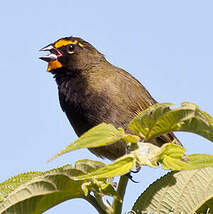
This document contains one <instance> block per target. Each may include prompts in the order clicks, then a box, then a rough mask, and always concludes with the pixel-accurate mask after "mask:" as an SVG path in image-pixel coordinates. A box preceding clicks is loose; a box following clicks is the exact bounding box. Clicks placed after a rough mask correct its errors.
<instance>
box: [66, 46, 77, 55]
mask: <svg viewBox="0 0 213 214" xmlns="http://www.w3.org/2000/svg"><path fill="white" fill-rule="evenodd" d="M74 50H75V46H74V45H68V46H67V52H68V53H69V54H72V53H74Z"/></svg>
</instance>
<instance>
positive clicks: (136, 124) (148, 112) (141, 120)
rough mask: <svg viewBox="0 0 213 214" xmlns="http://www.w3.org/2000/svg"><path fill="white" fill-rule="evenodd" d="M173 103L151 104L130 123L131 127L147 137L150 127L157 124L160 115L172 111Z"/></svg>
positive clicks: (135, 131)
mask: <svg viewBox="0 0 213 214" xmlns="http://www.w3.org/2000/svg"><path fill="white" fill-rule="evenodd" d="M172 105H173V104H172V103H161V104H158V103H157V104H155V105H152V106H150V107H149V108H147V109H145V110H144V111H142V112H140V113H139V114H138V115H137V116H136V117H135V118H134V119H133V120H132V121H131V122H130V123H129V129H130V130H131V131H133V132H134V133H136V134H138V135H140V136H141V137H143V138H145V140H146V136H148V134H149V132H150V129H151V128H152V127H154V126H155V123H156V122H157V121H158V119H159V117H161V116H162V115H163V114H165V113H167V112H168V111H170V108H169V107H170V106H172Z"/></svg>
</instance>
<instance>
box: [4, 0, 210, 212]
mask: <svg viewBox="0 0 213 214" xmlns="http://www.w3.org/2000/svg"><path fill="white" fill-rule="evenodd" d="M212 8H213V2H212V1H210V0H209V1H207V0H204V1H198V0H188V1H183V0H179V1H169V0H167V1H166V0H161V1H159V0H152V1H144V0H135V1H121V0H117V1H113V0H108V1H98V0H94V1H82V0H79V1H72V0H69V1H68V0H61V1H53V0H51V1H50V0H45V1H41V0H37V1H25V0H22V1H21V0H20V1H3V2H2V3H1V13H0V26H1V34H0V41H1V71H0V73H1V84H0V96H1V111H0V118H1V120H0V129H1V151H2V152H1V156H0V162H1V174H0V181H3V180H5V179H7V178H9V177H10V176H13V175H16V174H18V173H21V172H24V171H32V170H33V171H37V170H47V169H50V168H54V167H58V166H61V165H63V164H66V163H74V162H75V161H76V160H78V159H84V158H90V159H93V160H98V158H96V157H95V156H94V155H92V154H90V153H89V152H88V151H87V150H79V151H75V152H72V153H70V154H67V155H64V156H62V157H60V158H58V159H56V160H54V161H52V162H50V163H46V160H47V159H48V158H50V157H51V156H52V155H54V154H55V153H57V152H58V151H60V150H61V149H62V148H64V147H65V146H66V145H67V144H68V143H69V142H71V141H74V140H75V139H76V138H77V137H76V135H75V133H74V131H73V129H72V128H71V127H70V125H69V122H68V121H67V119H66V117H65V115H64V113H63V112H62V111H61V109H60V106H59V102H58V96H57V87H56V84H55V82H54V80H53V78H52V76H51V74H49V73H47V72H45V71H46V63H44V62H42V61H40V60H38V57H39V56H40V53H39V52H38V50H39V49H40V48H41V47H43V46H45V45H47V44H48V43H50V42H52V41H54V40H56V39H59V38H61V37H64V36H70V35H73V36H79V37H82V38H84V39H85V40H87V41H89V42H91V43H92V44H93V45H94V46H95V47H96V48H97V49H98V50H100V51H101V52H102V53H104V55H105V56H106V58H107V59H108V60H109V61H110V62H111V63H113V64H115V65H117V66H120V67H122V68H124V69H125V70H127V71H128V72H129V73H131V74H132V75H134V76H135V77H136V78H137V79H139V80H140V81H141V83H143V84H144V86H145V87H146V88H147V89H148V90H149V91H150V93H151V94H152V95H153V97H154V98H155V99H156V100H158V101H159V102H172V103H174V104H176V105H179V104H180V103H181V102H183V101H190V102H194V103H196V104H197V105H199V107H200V108H201V109H202V110H205V111H207V112H208V113H210V114H211V115H213V100H212V92H213V84H212V80H213V60H212V59H213V39H212V38H213V29H212V20H213V13H212ZM177 135H178V137H179V138H180V140H181V141H182V143H183V144H184V146H185V147H186V149H187V152H188V153H209V154H213V152H212V151H213V144H212V143H211V142H209V141H207V140H205V139H203V138H201V137H199V136H196V135H193V134H186V133H178V134H177ZM164 173H165V171H162V170H160V169H149V168H147V167H143V168H142V170H141V172H140V173H139V174H137V175H135V179H136V180H137V181H139V182H140V183H139V184H133V183H130V184H129V186H128V189H127V194H126V198H125V199H126V200H125V205H124V209H123V212H125V211H127V210H129V209H130V208H131V206H132V204H133V202H134V201H135V200H136V198H137V196H138V195H139V193H140V192H142V191H144V190H145V189H146V188H147V187H148V185H149V184H150V183H152V182H153V181H154V180H156V179H157V178H158V177H160V176H161V175H163V174H164ZM69 210H70V211H69ZM85 210H86V211H87V213H88V214H90V213H95V212H94V209H93V208H92V207H91V206H90V205H89V204H87V203H86V202H84V201H82V200H73V201H67V202H66V203H64V204H61V205H59V206H57V207H55V208H52V209H50V210H48V211H47V212H45V213H46V214H58V213H74V212H78V213H84V212H85Z"/></svg>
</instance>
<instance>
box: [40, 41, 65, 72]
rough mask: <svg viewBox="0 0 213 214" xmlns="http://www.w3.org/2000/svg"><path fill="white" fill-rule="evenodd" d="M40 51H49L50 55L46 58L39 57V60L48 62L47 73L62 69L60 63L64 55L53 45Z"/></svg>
mask: <svg viewBox="0 0 213 214" xmlns="http://www.w3.org/2000/svg"><path fill="white" fill-rule="evenodd" d="M40 51H49V52H50V53H49V54H48V55H46V56H42V57H39V59H41V60H44V61H45V62H48V69H47V71H52V70H55V69H58V68H61V67H62V64H61V63H60V62H59V61H58V59H59V58H60V57H62V56H63V55H62V53H61V52H60V51H59V50H58V49H57V48H55V47H54V46H53V45H48V46H45V47H44V48H42V49H40Z"/></svg>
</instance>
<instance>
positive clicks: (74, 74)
mask: <svg viewBox="0 0 213 214" xmlns="http://www.w3.org/2000/svg"><path fill="white" fill-rule="evenodd" d="M41 51H49V52H50V53H49V54H48V55H46V56H42V57H40V59H42V60H44V61H46V62H48V68H47V70H48V71H49V72H51V73H52V74H53V75H54V78H55V80H56V83H57V85H58V94H59V101H60V105H61V108H62V110H63V111H64V112H65V113H66V116H67V118H68V119H69V121H70V123H71V125H72V127H73V129H74V131H75V132H76V134H77V135H78V136H81V135H82V134H83V133H84V132H86V131H88V130H89V129H90V128H92V127H94V126H96V125H98V124H100V123H102V122H105V123H111V124H113V125H114V126H115V127H116V128H118V127H122V128H123V129H124V130H125V131H126V132H129V133H130V131H129V130H128V123H129V122H130V121H131V120H132V119H133V118H134V117H135V116H136V114H137V113H138V112H140V111H143V110H144V109H146V108H147V107H149V106H151V105H153V104H155V103H156V101H155V100H154V99H153V98H152V96H151V95H150V93H149V92H148V91H147V90H146V89H145V87H144V86H143V85H142V84H141V83H140V82H139V81H138V80H137V79H135V78H134V77H133V76H132V75H130V74H129V73H128V72H126V71H125V70H123V69H121V68H118V67H116V66H114V65H112V64H110V63H109V62H108V61H107V60H106V58H105V57H104V55H103V54H101V53H100V52H99V51H98V50H97V49H96V48H95V47H93V46H92V45H91V44H90V43H88V42H86V41H85V40H83V39H81V38H78V37H65V38H62V39H59V40H57V41H56V42H54V43H51V44H49V45H47V46H45V47H44V48H42V49H41ZM173 140H175V141H176V143H177V144H180V145H181V143H180V142H179V141H178V139H177V138H176V137H175V135H174V134H173V133H168V134H164V135H162V136H159V137H157V138H156V139H154V140H153V141H152V142H151V143H153V144H155V145H157V146H162V145H163V144H165V143H169V142H171V141H173ZM89 150H90V151H91V152H93V153H94V154H95V155H97V156H99V157H102V158H104V157H105V158H108V159H110V160H114V159H117V158H119V157H121V156H122V155H124V154H125V153H126V150H127V146H126V143H124V142H121V141H118V142H116V143H114V144H112V145H109V146H102V147H97V148H90V149H89Z"/></svg>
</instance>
